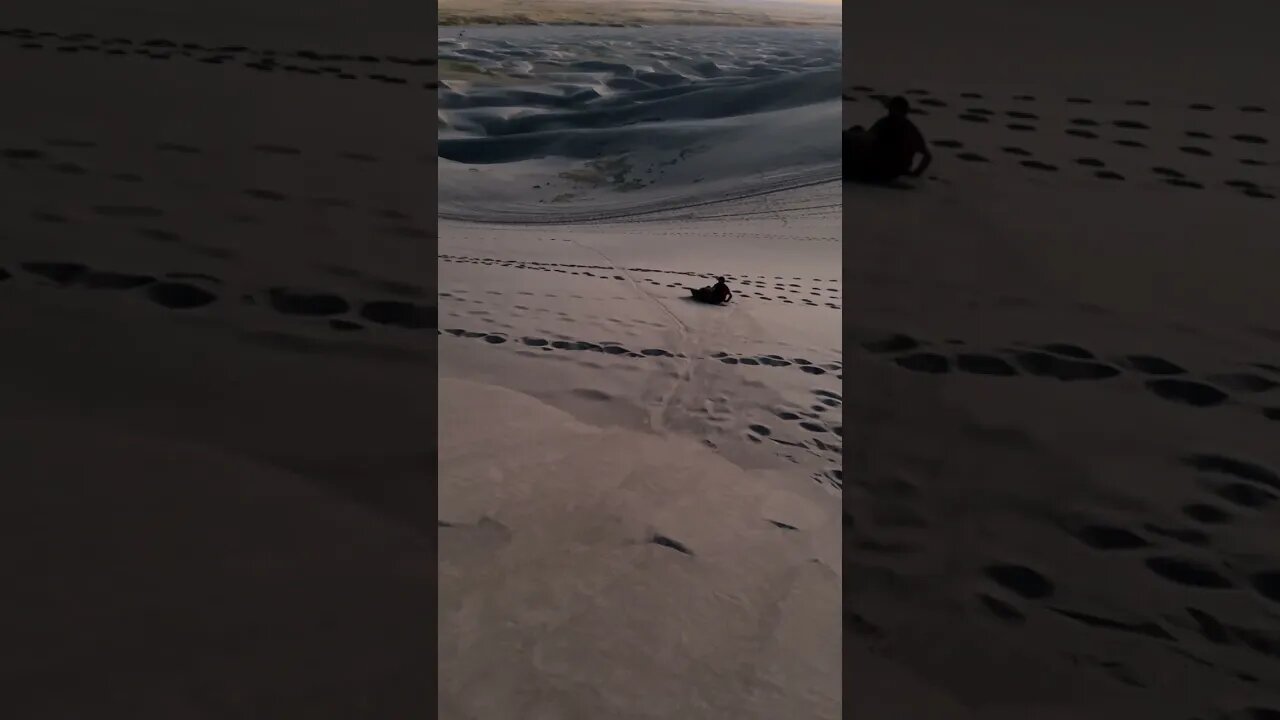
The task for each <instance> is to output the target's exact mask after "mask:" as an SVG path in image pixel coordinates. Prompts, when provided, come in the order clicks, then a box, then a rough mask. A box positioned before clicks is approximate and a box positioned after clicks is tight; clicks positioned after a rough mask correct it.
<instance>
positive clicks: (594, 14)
mask: <svg viewBox="0 0 1280 720" xmlns="http://www.w3.org/2000/svg"><path fill="white" fill-rule="evenodd" d="M439 12H440V24H441V25H589V26H593V27H610V26H612V27H623V26H645V25H682V26H689V25H709V26H720V27H724V26H741V27H778V26H828V27H830V26H838V25H839V24H840V9H839V7H838V6H835V5H834V4H828V5H823V4H819V3H806V2H791V1H789V0H732V2H723V1H722V0H623V1H622V2H611V3H601V2H597V1H596V0H444V2H442V3H440V5H439Z"/></svg>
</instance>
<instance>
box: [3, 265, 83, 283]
mask: <svg viewBox="0 0 1280 720" xmlns="http://www.w3.org/2000/svg"><path fill="white" fill-rule="evenodd" d="M19 267H21V268H22V269H23V270H25V271H27V272H29V273H31V274H32V275H38V276H40V277H42V278H44V279H46V280H50V281H52V282H54V283H56V284H58V285H67V284H69V283H71V282H73V281H74V280H75V279H76V278H78V277H80V276H81V275H83V274H84V273H85V272H87V271H88V270H89V268H88V267H87V266H85V265H81V264H80V263H64V262H24V263H22V264H21V265H19Z"/></svg>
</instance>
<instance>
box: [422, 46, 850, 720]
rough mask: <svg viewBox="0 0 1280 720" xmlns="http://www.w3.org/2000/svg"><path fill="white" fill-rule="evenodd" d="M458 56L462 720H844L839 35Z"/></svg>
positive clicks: (452, 599)
mask: <svg viewBox="0 0 1280 720" xmlns="http://www.w3.org/2000/svg"><path fill="white" fill-rule="evenodd" d="M440 43H441V47H440V50H441V58H440V59H441V83H442V89H441V94H440V100H441V102H440V111H439V128H440V155H441V159H440V186H441V192H440V212H441V221H440V225H439V231H440V257H439V261H440V265H439V268H440V275H439V277H440V287H439V302H440V330H441V333H442V334H441V336H440V374H441V405H440V425H441V428H442V431H441V432H442V435H441V447H442V451H441V452H442V454H441V460H440V478H441V480H440V482H441V489H440V512H441V515H440V520H441V527H440V563H441V577H440V597H441V607H440V613H441V615H440V628H441V645H440V662H441V675H440V684H441V685H440V690H441V710H442V712H443V713H444V716H446V717H452V718H490V717H492V718H497V717H515V716H525V717H547V718H553V717H554V718H560V717H583V718H586V717H592V718H594V717H610V718H655V719H656V718H672V717H681V718H762V719H763V718H781V717H787V718H791V717H795V718H800V717H804V718H835V717H839V716H840V710H841V704H840V669H841V661H840V639H839V629H838V626H839V624H840V615H839V594H840V588H841V572H842V570H841V565H840V557H839V553H840V545H839V541H838V539H837V538H838V535H839V533H840V525H839V512H838V505H839V498H840V487H841V485H842V483H843V479H842V473H841V469H840V456H841V451H842V432H843V431H842V421H841V416H840V412H841V406H842V394H841V380H842V377H843V367H844V366H843V360H842V353H841V337H840V333H841V329H840V313H841V309H842V300H841V278H840V272H839V265H840V237H839V222H840V213H839V210H840V207H839V206H840V187H839V180H838V178H839V161H838V148H837V144H836V141H837V138H838V129H839V123H840V117H839V113H840V103H839V80H838V77H837V75H836V73H837V72H838V58H839V38H838V36H837V35H836V33H835V32H833V31H797V30H771V29H753V30H728V29H698V28H681V29H674V28H626V29H608V30H607V31H601V30H599V29H595V28H592V29H579V28H493V29H488V28H486V29H478V28H470V29H467V30H466V32H465V33H459V32H458V31H456V30H454V29H453V28H443V29H442V30H441V33H440ZM780 129H781V130H780ZM780 133H781V134H780ZM716 275H722V276H724V277H725V278H726V280H727V281H728V283H729V285H730V287H731V288H732V289H733V291H734V293H735V298H734V300H733V301H732V302H731V303H730V304H728V305H726V306H709V305H703V304H698V303H695V302H693V301H692V300H691V299H690V297H689V290H688V288H690V287H700V286H703V285H707V284H709V283H710V282H712V281H713V278H714V277H715V276H716ZM495 677H500V678H502V680H501V681H500V682H498V683H496V684H495V683H494V682H493V681H492V680H493V678H495Z"/></svg>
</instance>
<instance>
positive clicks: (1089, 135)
mask: <svg viewBox="0 0 1280 720" xmlns="http://www.w3.org/2000/svg"><path fill="white" fill-rule="evenodd" d="M1067 134H1068V135H1072V136H1075V137H1078V138H1084V139H1086V140H1097V139H1098V133H1096V132H1093V131H1092V130H1078V129H1076V128H1067Z"/></svg>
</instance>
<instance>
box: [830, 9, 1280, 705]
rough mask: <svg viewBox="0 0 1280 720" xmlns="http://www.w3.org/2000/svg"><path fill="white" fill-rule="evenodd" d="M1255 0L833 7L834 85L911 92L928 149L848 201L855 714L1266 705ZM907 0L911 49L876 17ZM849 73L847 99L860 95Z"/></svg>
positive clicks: (848, 549)
mask: <svg viewBox="0 0 1280 720" xmlns="http://www.w3.org/2000/svg"><path fill="white" fill-rule="evenodd" d="M1015 5H1016V7H1015ZM998 6H999V9H1002V10H1005V11H1008V14H1006V15H1000V16H998V17H1001V19H1002V21H1001V22H993V20H992V18H993V17H997V16H996V15H993V13H992V11H993V10H994V9H997V7H998ZM895 7H897V6H895ZM1108 7H1110V6H1108ZM1144 7H1145V8H1146V9H1147V10H1151V11H1152V13H1151V14H1149V15H1144V13H1143V12H1142V8H1144ZM1262 7H1263V6H1262V4H1259V3H1253V4H1249V3H1228V4H1226V5H1225V6H1212V7H1210V6H1202V5H1198V4H1191V3H1172V4H1171V3H1134V4H1132V6H1130V4H1126V5H1125V7H1124V8H1123V9H1110V10H1108V9H1106V8H1103V7H1102V4H1099V3H1085V4H1084V5H1083V6H1082V5H1081V4H1080V3H1070V4H1066V3H1060V4H1057V3H1055V4H1052V6H1051V7H1050V6H1044V4H1037V5H1036V6H1035V7H1032V6H1031V5H1030V4H1024V3H1019V4H1014V3H994V2H986V3H977V4H966V6H965V8H964V11H963V12H962V11H961V10H960V9H959V8H958V7H957V6H955V5H954V4H951V3H924V2H916V3H905V4H903V5H902V6H901V7H900V8H899V9H897V10H895V11H894V12H895V13H900V15H897V16H895V17H893V18H888V17H885V14H887V13H888V11H887V10H881V11H880V12H881V16H880V17H878V18H877V17H872V16H871V14H870V11H868V15H867V17H865V18H850V19H849V21H850V22H851V23H853V22H855V21H858V22H866V23H870V24H872V25H875V26H877V27H880V28H882V29H883V30H884V33H883V34H871V35H868V36H867V37H866V39H865V40H866V41H865V42H864V43H860V44H859V45H858V46H857V47H851V48H849V51H848V52H847V53H846V63H847V67H846V72H847V79H846V83H847V84H848V85H849V86H853V85H866V86H870V87H873V88H875V89H876V90H877V91H886V92H902V91H906V90H908V89H918V90H922V91H927V94H926V93H921V94H918V95H916V96H915V98H916V103H917V105H918V106H920V107H921V108H923V109H924V110H926V111H927V112H928V115H922V116H919V117H918V118H917V119H918V122H919V123H920V124H921V126H922V128H923V129H924V130H925V132H926V133H927V134H928V136H929V137H930V138H931V139H933V140H935V145H937V147H938V150H937V154H938V156H939V158H938V161H937V166H936V176H937V178H938V180H935V181H931V182H925V183H921V187H920V188H919V189H918V190H916V191H899V190H874V189H870V188H864V187H857V186H848V187H846V190H845V196H844V202H845V213H846V217H849V218H851V219H856V221H855V222H853V223H851V225H850V227H851V230H850V232H849V233H847V234H846V238H847V240H848V242H847V246H846V248H845V261H846V273H845V274H846V277H847V278H848V280H849V282H850V283H851V284H850V295H851V297H850V298H849V302H848V303H847V304H846V308H848V309H849V311H847V312H846V313H845V322H846V325H845V332H846V336H847V337H848V339H849V340H850V341H852V342H853V343H856V344H859V345H861V348H862V349H861V351H860V352H858V353H857V354H856V355H854V356H853V357H851V358H849V369H850V374H849V376H848V378H847V381H846V384H847V388H848V399H847V401H848V403H849V407H848V413H849V415H850V416H851V419H850V421H849V426H850V428H851V431H850V432H851V435H850V454H849V456H848V458H849V463H848V467H847V469H848V471H849V473H850V476H851V477H852V485H851V488H850V491H849V494H848V496H847V498H846V507H847V509H846V512H847V513H848V516H847V521H848V522H851V523H852V528H853V532H852V533H850V534H849V537H848V538H847V539H846V540H847V544H846V546H845V554H844V559H845V565H846V577H847V578H848V584H847V586H846V589H847V592H846V593H845V606H846V612H847V613H849V615H848V617H849V618H852V622H851V623H850V624H848V625H846V632H848V633H849V634H848V636H847V638H846V642H847V647H846V653H847V654H846V658H845V662H846V670H847V671H848V672H849V673H850V676H851V677H853V678H856V680H855V684H854V687H853V691H852V693H851V694H850V695H849V696H848V703H847V704H848V706H849V708H850V709H851V711H852V712H854V713H855V714H856V715H857V716H859V717H869V718H879V717H885V718H898V717H940V718H984V719H986V718H1026V717H1035V718H1170V717H1176V718H1192V717H1196V718H1215V719H1216V718H1228V719H1230V720H1236V719H1237V718H1254V717H1271V716H1272V715H1271V714H1267V712H1266V711H1268V710H1269V712H1270V713H1272V714H1274V713H1275V712H1276V711H1277V710H1280V691H1278V688H1280V665H1278V664H1277V663H1278V658H1280V604H1278V603H1280V575H1278V574H1277V573H1278V572H1280V543H1277V541H1276V530H1275V529H1276V526H1277V521H1280V514H1278V513H1280V503H1278V502H1277V500H1278V499H1280V474H1278V473H1280V450H1278V448H1280V443H1277V438H1280V434H1278V433H1280V424H1278V423H1277V420H1278V419H1280V411H1277V410H1276V409H1275V408H1276V407H1277V406H1280V390H1278V389H1277V387H1278V386H1280V343H1278V340H1280V333H1277V329H1278V328H1277V324H1276V320H1275V309H1276V308H1277V307H1280V290H1277V286H1276V284H1275V278H1274V268H1275V267H1276V266H1277V261H1280V245H1277V243H1276V234H1275V228H1276V227H1278V226H1280V224H1278V223H1280V201H1277V200H1275V199H1274V198H1270V197H1268V196H1270V195H1275V194H1277V192H1276V191H1277V185H1280V179H1278V178H1277V175H1276V168H1277V166H1276V164H1275V163H1276V152H1275V147H1276V142H1277V141H1280V133H1278V132H1277V129H1278V126H1277V122H1276V120H1275V118H1276V115H1275V113H1276V112H1277V110H1280V95H1277V93H1276V92H1275V88H1274V85H1273V84H1267V83H1265V82H1263V81H1262V79H1261V78H1259V77H1258V76H1257V74H1256V73H1254V72H1253V71H1252V70H1251V68H1254V67H1258V66H1261V65H1263V64H1265V65H1266V66H1274V64H1275V62H1276V59H1275V57H1274V52H1273V51H1272V50H1268V49H1267V47H1268V46H1265V45H1262V44H1260V42H1258V40H1259V38H1258V37H1257V36H1255V35H1253V30H1252V29H1251V28H1254V27H1256V25H1257V24H1263V23H1264V20H1265V18H1266V16H1265V15H1264V14H1262V12H1261V8H1262ZM1086 10H1087V12H1086ZM1155 10H1159V13H1156V12H1154V11H1155ZM921 17H927V18H931V22H930V23H928V24H927V25H926V26H925V27H923V28H921V29H920V30H921V33H922V34H923V36H924V37H923V38H922V42H924V43H925V44H926V45H928V46H929V47H930V52H929V54H928V62H927V63H926V62H923V58H924V57H925V56H924V55H923V54H921V55H918V56H912V55H910V54H907V55H902V54H901V53H900V51H899V50H898V49H897V48H892V47H887V46H886V45H884V44H877V43H878V42H879V41H878V40H877V38H880V37H900V35H899V34H898V32H899V31H903V32H905V31H906V30H907V29H908V28H909V27H911V26H913V25H914V24H915V23H914V20H913V19H916V18H921ZM1228 18H1229V19H1230V20H1229V23H1228ZM1245 18H1249V19H1250V21H1249V22H1243V19H1245ZM1148 20H1149V22H1148ZM934 21H936V22H934ZM1226 24H1230V25H1231V27H1232V28H1233V29H1234V30H1233V32H1232V33H1231V34H1230V37H1231V38H1232V39H1231V42H1230V43H1227V42H1226V41H1225V40H1224V38H1225V37H1227V35H1226V34H1224V33H1222V32H1218V31H1217V30H1216V28H1219V27H1222V26H1225V25H1226ZM941 28H945V29H946V32H945V34H944V33H942V32H940V30H941ZM1215 37H1216V40H1215V39H1214V38H1215ZM1121 41H1123V42H1125V43H1130V45H1129V46H1127V47H1122V46H1121V44H1120V43H1121ZM1211 42H1220V43H1222V44H1221V45H1219V46H1210V45H1208V43H1211ZM1240 43H1243V44H1240ZM1211 47H1219V48H1220V50H1221V51H1220V52H1218V51H1216V50H1215V51H1214V52H1208V51H1207V50H1208V49H1210V48H1211ZM1192 48H1200V49H1202V50H1205V52H1193V51H1192ZM1073 49H1075V50H1076V52H1075V54H1072V53H1071V51H1072V50H1073ZM1193 55H1194V56H1195V57H1196V60H1195V61H1194V62H1192V61H1190V60H1189V58H1190V57H1192V56H1193ZM1014 57H1016V58H1017V61H1016V62H1011V61H1010V58H1014ZM887 58H894V62H893V63H890V62H888V61H887ZM899 58H900V59H901V63H899V62H898V59H899ZM1264 59H1265V60H1266V62H1265V63H1263V60H1264ZM1184 60H1185V61H1186V64H1183V61H1184ZM849 93H850V94H849V97H850V98H852V99H853V100H854V101H853V102H847V103H846V105H845V110H846V123H847V124H853V123H855V122H857V123H863V124H865V123H867V122H870V121H872V120H874V119H875V116H876V113H875V110H874V106H873V103H872V102H871V101H870V99H869V98H868V93H867V92H866V91H858V90H852V89H850V91H849ZM963 93H978V94H980V96H968V97H966V96H965V95H963ZM1071 98H1074V99H1071ZM1193 104H1195V105H1201V104H1203V105H1206V106H1210V107H1207V108H1206V107H1200V108H1192V107H1191V105H1193ZM1257 108H1262V109H1261V110H1259V109H1257ZM1011 111H1012V112H1011ZM988 113H989V114H988ZM962 116H968V117H962ZM975 118H976V119H975ZM984 118H985V122H984ZM1117 121H1121V124H1117ZM1015 126H1025V127H1015ZM1068 131H1072V132H1070V133H1069V132H1068ZM1193 133H1194V134H1193ZM1093 136H1096V137H1093ZM1259 138H1261V139H1262V140H1266V142H1261V141H1260V140H1259ZM943 141H955V142H954V143H953V142H943ZM1117 141H1124V142H1123V143H1119V142H1117ZM956 144H959V145H960V146H959V147H957V146H956ZM1183 148H1190V149H1183ZM962 153H974V154H975V155H976V156H978V157H968V161H966V160H965V157H963V156H962V155H961V154H962ZM983 159H985V160H986V161H985V162H983V161H982V160H983ZM1246 160H1247V161H1249V162H1242V161H1246ZM1023 163H1030V164H1023ZM1041 163H1043V165H1042V164H1041ZM1046 165H1047V166H1049V167H1046ZM1155 168H1165V169H1163V170H1155ZM1170 170H1172V171H1177V172H1178V173H1179V174H1181V175H1182V176H1183V177H1181V178H1178V177H1171V173H1170ZM1111 173H1115V174H1116V175H1118V176H1120V177H1121V178H1123V179H1120V178H1117V177H1116V176H1115V175H1112V174H1111ZM1170 179H1173V180H1179V181H1181V182H1178V183H1169V182H1167V181H1168V180H1170ZM1231 180H1234V181H1245V182H1237V183H1235V184H1234V185H1229V184H1227V181H1231ZM1187 181H1190V182H1191V183H1194V184H1188V183H1187ZM1248 183H1253V185H1249V184H1248ZM1197 186H1201V187H1197ZM1250 188H1252V189H1250ZM894 334H900V335H901V337H898V338H896V339H894V340H893V342H890V343H884V344H878V343H876V341H877V340H880V339H884V338H888V337H890V336H892V335H894ZM862 343H869V344H865V345H863V344H862ZM1050 344H1053V345H1055V347H1052V348H1050V349H1049V350H1047V351H1031V346H1033V345H1050ZM925 697H927V698H929V703H930V704H931V705H930V707H931V712H932V714H929V712H928V711H925V710H923V709H922V708H921V704H922V700H921V698H925Z"/></svg>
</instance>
